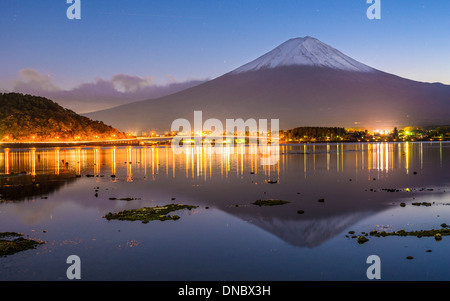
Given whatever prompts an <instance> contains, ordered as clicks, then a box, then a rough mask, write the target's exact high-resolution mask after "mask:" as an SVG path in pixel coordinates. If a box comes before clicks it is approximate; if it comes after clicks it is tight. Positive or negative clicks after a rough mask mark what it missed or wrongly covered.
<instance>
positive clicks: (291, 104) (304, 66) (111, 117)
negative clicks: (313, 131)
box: [86, 38, 450, 132]
mask: <svg viewBox="0 0 450 301" xmlns="http://www.w3.org/2000/svg"><path fill="white" fill-rule="evenodd" d="M322 44H323V43H322V42H320V41H318V40H316V39H312V38H303V39H293V40H289V41H288V42H286V43H284V44H282V45H281V46H280V47H277V48H276V49H275V50H274V51H272V52H269V53H268V54H267V55H264V56H262V57H260V58H259V59H257V60H255V61H253V62H251V63H249V64H247V65H244V66H242V67H240V68H238V69H236V70H234V71H232V72H230V73H227V74H225V75H223V76H221V77H218V78H216V79H214V80H211V81H209V82H206V83H204V84H201V85H199V86H196V87H193V88H190V89H187V90H184V91H181V92H178V93H176V94H173V95H170V96H167V97H162V98H158V99H155V100H148V101H142V102H136V103H132V104H129V105H125V106H120V107H117V108H113V109H110V110H105V111H99V112H94V113H91V114H87V115H86V116H89V117H91V118H93V119H98V120H103V121H104V122H107V123H109V124H113V125H114V126H115V127H117V128H119V129H121V130H124V131H140V130H144V131H149V130H155V131H160V132H162V131H168V130H170V129H171V128H170V127H171V124H172V122H173V121H174V120H175V119H177V118H186V119H188V120H190V121H191V124H192V125H193V114H194V110H202V111H203V121H205V120H206V119H208V118H217V119H219V120H221V121H222V122H223V124H224V125H225V120H226V119H227V118H229V119H237V118H243V119H244V120H247V119H249V118H254V119H256V120H258V119H260V118H263V119H271V118H277V119H279V120H280V127H281V129H289V128H295V127H298V126H339V127H355V126H358V127H365V128H368V129H376V128H393V127H395V126H408V125H415V126H421V125H440V124H449V123H450V114H448V113H449V112H450V86H446V85H442V84H429V83H421V82H416V81H411V80H408V79H404V78H400V77H398V76H395V75H391V74H388V73H384V72H381V71H378V70H375V69H373V68H370V67H368V66H366V65H364V64H361V63H358V62H356V61H354V60H352V59H350V58H348V57H346V56H345V55H344V54H341V53H340V52H338V51H337V50H335V49H334V48H332V47H329V46H322ZM323 45H325V44H323ZM303 48H308V49H309V50H308V52H306V50H305V51H303V50H304V49H303ZM299 53H301V54H299ZM269 58H271V59H269ZM307 59H309V61H308V60H307ZM344 61H345V62H344ZM352 66H353V67H354V68H352ZM351 69H353V70H351Z"/></svg>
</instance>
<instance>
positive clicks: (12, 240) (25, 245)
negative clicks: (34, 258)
mask: <svg viewBox="0 0 450 301" xmlns="http://www.w3.org/2000/svg"><path fill="white" fill-rule="evenodd" d="M22 236H23V234H22V233H17V232H2V233H0V238H6V239H0V256H8V255H13V254H16V253H18V252H22V251H25V250H30V249H34V248H36V246H38V245H40V244H43V242H41V241H37V240H33V239H26V238H23V237H22Z"/></svg>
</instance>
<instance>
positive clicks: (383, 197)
mask: <svg viewBox="0 0 450 301" xmlns="http://www.w3.org/2000/svg"><path fill="white" fill-rule="evenodd" d="M252 147H254V149H252ZM449 151H450V144H449V143H445V142H429V143H355V144H350V143H349V144H339V143H338V144H331V143H330V144H304V145H303V144H302V145H282V146H280V147H279V155H280V157H279V160H278V162H277V163H276V164H275V165H261V162H262V161H261V159H264V158H263V155H262V154H261V153H259V152H258V150H257V149H256V146H244V145H238V146H235V147H229V146H224V147H223V148H222V149H221V151H220V152H218V153H215V152H214V149H213V148H211V147H203V148H202V147H198V148H197V147H192V148H187V149H186V151H185V152H184V153H182V154H176V153H175V152H173V151H172V149H171V148H170V147H90V148H89V147H86V148H83V147H74V148H48V149H3V150H0V184H1V186H0V194H1V195H0V199H1V200H2V201H3V202H6V201H20V200H30V199H33V198H34V199H35V200H36V202H38V203H39V202H44V201H45V204H46V205H45V206H42V207H41V208H40V211H39V216H40V217H39V218H37V216H35V217H34V218H31V217H30V216H28V218H27V219H26V220H28V221H32V222H33V223H39V222H44V219H46V218H47V217H48V216H51V214H52V210H55V208H57V206H58V204H59V203H61V202H63V201H65V202H74V203H76V204H77V205H79V206H81V208H97V210H98V211H99V212H110V211H117V210H123V209H131V208H138V207H143V206H154V205H165V204H168V203H169V202H176V203H184V204H192V205H199V206H202V207H210V208H215V209H219V210H220V211H222V212H226V213H227V214H230V215H232V216H235V217H238V218H239V219H242V220H243V221H247V222H248V223H249V224H252V225H255V226H257V227H259V228H261V229H263V230H264V231H267V232H269V233H271V234H273V235H275V236H276V237H278V238H280V239H282V240H284V241H285V242H287V243H289V244H290V245H293V246H301V247H311V248H313V247H317V246H319V245H321V244H323V243H324V242H325V241H327V240H329V239H331V238H333V237H335V236H336V235H338V234H340V233H341V232H342V231H344V230H345V229H347V228H349V227H351V226H352V225H354V224H356V223H358V222H359V221H361V220H363V219H365V218H367V217H369V216H372V215H374V214H376V213H379V212H382V211H383V210H388V209H389V208H391V207H390V205H392V204H398V203H399V202H400V200H401V201H410V200H412V199H413V197H416V196H420V195H425V193H429V192H427V191H426V190H423V189H422V191H420V189H421V188H430V187H431V188H433V192H432V193H435V194H437V195H440V194H444V190H445V187H448V184H449V183H450V176H449V173H448V168H449V165H450V164H449V162H448V160H446V159H447V158H448V157H449ZM66 184H67V185H66ZM390 189H392V190H390ZM56 191H58V194H56V195H55V196H53V194H54V193H55V192H56ZM94 191H95V194H94ZM44 196H45V198H46V199H45V200H42V199H41V198H42V197H44ZM123 197H132V198H135V200H133V201H130V202H123V201H120V200H117V201H112V200H111V199H110V198H117V199H119V198H123ZM47 198H48V199H47ZM260 199H280V200H285V201H288V202H289V203H288V204H285V205H280V206H267V207H265V206H262V207H259V206H256V205H254V204H252V203H254V202H255V201H256V200H260ZM319 199H324V202H318V200H319ZM0 204H1V202H0ZM13 206H16V212H24V214H25V212H26V214H27V215H33V212H30V211H29V210H26V208H25V207H26V206H27V205H26V204H21V203H20V202H16V203H14V205H13ZM34 206H37V204H35V205H34ZM21 207H23V208H21ZM42 210H44V211H45V212H42ZM78 210H80V211H79V214H82V209H78ZM299 210H303V211H304V213H303V214H299V213H298V211H299Z"/></svg>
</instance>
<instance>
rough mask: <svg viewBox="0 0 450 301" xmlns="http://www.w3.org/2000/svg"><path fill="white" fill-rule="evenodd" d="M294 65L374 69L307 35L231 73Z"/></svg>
mask: <svg viewBox="0 0 450 301" xmlns="http://www.w3.org/2000/svg"><path fill="white" fill-rule="evenodd" d="M295 65H300V66H317V67H328V68H333V69H339V70H346V71H357V72H372V71H374V70H375V69H373V68H371V67H369V66H367V65H364V64H362V63H360V62H358V61H356V60H354V59H352V58H350V57H349V56H346V55H345V54H343V53H342V52H340V51H338V50H337V49H334V48H333V47H331V46H329V45H327V44H325V43H322V42H321V41H319V40H318V39H316V38H312V37H309V36H307V37H304V38H295V39H290V40H288V41H286V42H284V43H283V44H281V45H280V46H278V47H277V48H275V49H274V50H272V51H270V52H268V53H266V54H264V55H263V56H261V57H259V58H257V59H256V60H254V61H252V62H250V63H248V64H246V65H243V66H241V67H239V68H237V69H236V70H234V71H232V72H231V73H243V72H248V71H256V70H260V69H270V68H277V67H281V66H295Z"/></svg>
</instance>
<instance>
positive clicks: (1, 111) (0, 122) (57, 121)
mask: <svg viewBox="0 0 450 301" xmlns="http://www.w3.org/2000/svg"><path fill="white" fill-rule="evenodd" d="M125 136H126V135H125V134H124V133H121V132H119V131H118V130H117V129H114V128H113V127H111V126H109V125H106V124H104V123H103V122H102V121H93V120H91V119H89V118H87V117H84V116H81V115H79V114H77V113H75V112H73V111H72V110H69V109H65V108H63V107H61V106H60V105H58V104H57V103H55V102H53V101H52V100H50V99H47V98H44V97H39V96H32V95H24V94H21V93H0V140H3V141H4V140H8V141H22V140H26V141H29V140H31V139H36V140H37V141H38V140H39V141H44V140H54V139H61V140H76V139H79V140H96V139H107V138H111V137H115V138H124V137H125ZM33 137H34V138H33Z"/></svg>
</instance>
